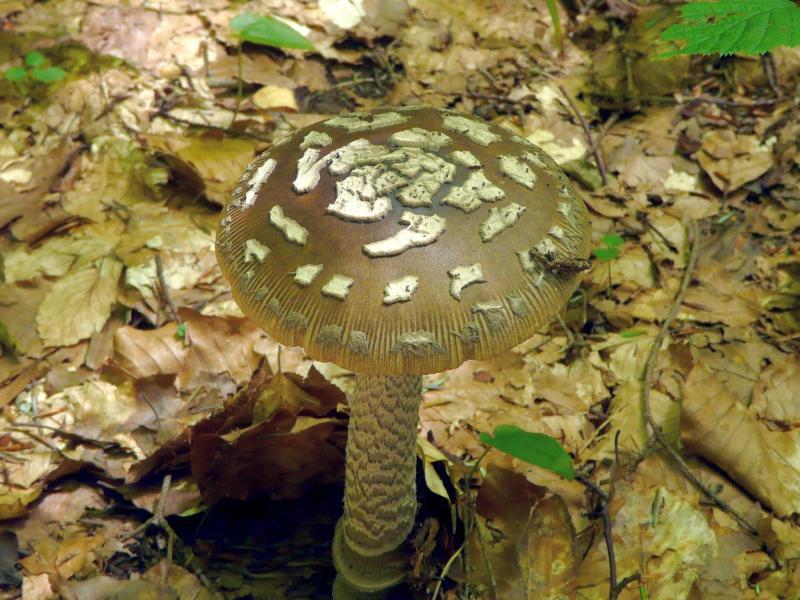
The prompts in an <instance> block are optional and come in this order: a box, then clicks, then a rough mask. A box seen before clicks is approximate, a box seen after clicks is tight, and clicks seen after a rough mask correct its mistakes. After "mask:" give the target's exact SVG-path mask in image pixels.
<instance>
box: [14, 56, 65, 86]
mask: <svg viewBox="0 0 800 600" xmlns="http://www.w3.org/2000/svg"><path fill="white" fill-rule="evenodd" d="M47 62H48V61H47V59H46V58H45V56H44V54H42V53H41V52H28V53H27V54H26V55H25V66H24V67H11V68H10V69H6V71H5V72H4V73H3V77H5V79H6V81H11V82H13V83H22V82H24V81H27V80H28V79H29V78H30V79H32V80H34V81H38V82H39V83H53V82H55V81H60V80H61V79H64V77H66V76H67V72H66V71H65V70H64V69H59V68H58V67H53V66H50V65H48V64H47Z"/></svg>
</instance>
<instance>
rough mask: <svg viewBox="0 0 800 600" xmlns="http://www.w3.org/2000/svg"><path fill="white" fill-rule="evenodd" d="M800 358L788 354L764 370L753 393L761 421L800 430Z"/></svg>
mask: <svg viewBox="0 0 800 600" xmlns="http://www.w3.org/2000/svg"><path fill="white" fill-rule="evenodd" d="M798 390H800V359H798V357H797V356H791V355H789V354H785V355H783V356H782V357H780V358H779V359H778V361H777V363H773V364H771V365H770V366H768V367H767V368H766V369H764V370H762V371H761V373H760V376H759V379H758V383H757V384H756V386H755V389H754V391H753V408H754V409H755V411H756V412H757V413H758V416H759V417H761V418H762V419H767V420H769V421H773V422H776V423H780V424H781V425H782V426H784V427H785V426H791V427H793V428H798V427H800V400H798Z"/></svg>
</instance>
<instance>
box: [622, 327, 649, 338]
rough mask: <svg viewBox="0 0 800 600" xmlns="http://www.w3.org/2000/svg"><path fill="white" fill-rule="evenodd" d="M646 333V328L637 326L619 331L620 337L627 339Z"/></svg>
mask: <svg viewBox="0 0 800 600" xmlns="http://www.w3.org/2000/svg"><path fill="white" fill-rule="evenodd" d="M645 333H647V332H646V331H645V330H644V329H636V328H635V327H632V328H630V329H626V330H625V331H620V332H619V337H621V338H625V339H630V338H635V337H639V336H640V335H644V334H645Z"/></svg>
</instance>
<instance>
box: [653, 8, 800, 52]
mask: <svg viewBox="0 0 800 600" xmlns="http://www.w3.org/2000/svg"><path fill="white" fill-rule="evenodd" d="M679 10H680V12H681V15H682V16H683V18H684V21H685V22H684V23H676V24H675V25H671V26H670V27H668V28H667V29H666V30H664V31H663V32H662V33H661V39H662V40H675V41H682V42H684V43H685V45H684V46H683V47H682V48H680V49H679V50H675V51H673V52H667V53H664V54H661V55H659V58H669V57H671V56H675V55H678V54H714V53H719V54H721V55H725V54H733V53H741V54H763V53H764V52H768V51H770V50H772V49H773V48H775V47H776V46H790V47H792V46H800V7H798V6H796V5H795V4H794V2H792V1H791V0H718V1H717V2H690V3H688V4H685V5H683V6H681V7H680V9H679Z"/></svg>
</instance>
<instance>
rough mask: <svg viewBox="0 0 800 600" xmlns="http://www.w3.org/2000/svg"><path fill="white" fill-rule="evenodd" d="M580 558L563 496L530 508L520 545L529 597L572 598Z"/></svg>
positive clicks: (520, 557) (544, 500)
mask: <svg viewBox="0 0 800 600" xmlns="http://www.w3.org/2000/svg"><path fill="white" fill-rule="evenodd" d="M543 542H545V543H543ZM579 559H580V554H579V552H578V545H577V540H576V538H575V528H574V527H573V526H572V519H571V518H570V515H569V510H568V509H567V505H566V502H564V499H563V498H561V496H557V495H552V496H546V497H545V498H543V499H542V500H540V501H539V502H538V503H537V504H536V505H535V506H534V507H533V508H532V509H531V512H530V516H529V518H528V526H527V531H526V532H524V533H523V535H522V538H521V539H520V544H519V561H520V563H521V564H520V567H521V569H520V570H521V571H522V577H523V579H524V580H525V587H526V598H527V599H528V600H538V599H539V598H562V597H570V596H571V595H572V594H574V593H575V589H574V585H575V579H574V578H575V573H576V569H577V566H578V563H579Z"/></svg>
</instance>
